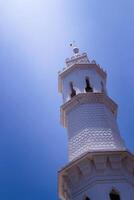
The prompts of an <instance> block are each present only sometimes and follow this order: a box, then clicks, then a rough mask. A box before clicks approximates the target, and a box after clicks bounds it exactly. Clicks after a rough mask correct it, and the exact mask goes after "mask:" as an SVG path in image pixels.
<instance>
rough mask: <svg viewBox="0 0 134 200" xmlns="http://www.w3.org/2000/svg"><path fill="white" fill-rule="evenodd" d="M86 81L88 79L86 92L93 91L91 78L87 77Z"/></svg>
mask: <svg viewBox="0 0 134 200" xmlns="http://www.w3.org/2000/svg"><path fill="white" fill-rule="evenodd" d="M85 81H86V87H85V91H86V92H93V88H92V87H91V85H90V81H89V78H88V77H86V79H85Z"/></svg>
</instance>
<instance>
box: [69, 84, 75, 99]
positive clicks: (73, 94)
mask: <svg viewBox="0 0 134 200" xmlns="http://www.w3.org/2000/svg"><path fill="white" fill-rule="evenodd" d="M70 89H71V94H70V97H71V98H72V97H74V96H75V95H76V91H75V89H74V88H73V83H72V82H70Z"/></svg>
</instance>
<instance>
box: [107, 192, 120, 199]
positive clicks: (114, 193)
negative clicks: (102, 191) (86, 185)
mask: <svg viewBox="0 0 134 200" xmlns="http://www.w3.org/2000/svg"><path fill="white" fill-rule="evenodd" d="M109 196H110V200H120V195H119V194H118V192H116V191H115V190H112V191H111V192H110V194H109Z"/></svg>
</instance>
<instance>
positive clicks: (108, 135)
mask: <svg viewBox="0 0 134 200" xmlns="http://www.w3.org/2000/svg"><path fill="white" fill-rule="evenodd" d="M107 113H108V114H107ZM112 118H113V117H112V116H111V115H110V114H109V111H108V109H107V108H106V107H105V106H104V105H103V104H83V105H79V107H76V109H74V110H73V111H72V112H70V113H69V114H68V125H67V127H68V136H69V160H70V161H71V160H73V159H76V158H78V157H79V156H81V155H82V154H84V153H85V152H88V151H94V150H95V151H96V150H121V149H122V150H123V149H124V148H125V146H124V143H123V141H122V139H121V137H120V134H119V132H118V129H117V127H116V126H115V124H116V121H115V120H113V119H112Z"/></svg>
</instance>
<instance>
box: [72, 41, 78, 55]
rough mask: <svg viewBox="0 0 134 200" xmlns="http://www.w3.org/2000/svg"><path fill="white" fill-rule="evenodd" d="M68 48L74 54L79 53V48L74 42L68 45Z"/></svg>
mask: <svg viewBox="0 0 134 200" xmlns="http://www.w3.org/2000/svg"><path fill="white" fill-rule="evenodd" d="M70 47H72V49H73V52H74V54H78V53H79V48H78V47H77V45H76V43H75V41H73V42H72V43H71V44H70Z"/></svg>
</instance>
